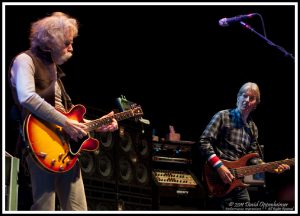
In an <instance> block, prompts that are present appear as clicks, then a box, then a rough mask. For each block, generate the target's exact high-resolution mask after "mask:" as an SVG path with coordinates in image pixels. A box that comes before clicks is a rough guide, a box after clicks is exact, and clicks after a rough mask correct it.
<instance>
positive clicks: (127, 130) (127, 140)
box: [116, 123, 152, 187]
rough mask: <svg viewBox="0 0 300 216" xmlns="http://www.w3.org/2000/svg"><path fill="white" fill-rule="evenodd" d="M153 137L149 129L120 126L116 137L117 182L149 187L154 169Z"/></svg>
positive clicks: (132, 125)
mask: <svg viewBox="0 0 300 216" xmlns="http://www.w3.org/2000/svg"><path fill="white" fill-rule="evenodd" d="M151 139H152V136H151V130H150V128H149V127H146V126H145V125H140V124H133V123H132V124H131V125H130V124H128V123H127V124H120V126H119V132H118V134H117V135H116V153H117V154H116V158H118V160H117V162H118V164H117V169H116V170H117V180H118V183H119V184H121V185H132V186H143V187H145V186H149V185H150V182H151V175H152V173H151V169H152V140H151Z"/></svg>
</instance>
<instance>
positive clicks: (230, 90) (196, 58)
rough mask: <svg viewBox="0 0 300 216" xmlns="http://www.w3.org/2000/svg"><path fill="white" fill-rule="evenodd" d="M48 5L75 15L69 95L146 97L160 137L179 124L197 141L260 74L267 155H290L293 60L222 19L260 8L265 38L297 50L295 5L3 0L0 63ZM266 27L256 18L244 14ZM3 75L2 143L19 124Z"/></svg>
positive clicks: (102, 102) (80, 99) (111, 99)
mask: <svg viewBox="0 0 300 216" xmlns="http://www.w3.org/2000/svg"><path fill="white" fill-rule="evenodd" d="M54 11H62V12H65V13H67V14H69V15H71V16H73V17H75V18H77V19H78V20H79V22H80V29H79V37H78V38H76V39H75V41H74V56H73V58H72V59H71V60H69V61H68V62H67V63H66V64H64V65H63V66H62V68H63V70H64V71H65V73H66V74H67V77H66V78H65V80H64V81H65V85H66V89H67V91H68V92H69V94H70V95H71V97H72V100H73V102H74V103H75V104H77V103H80V104H83V105H85V106H87V107H95V108H98V109H101V110H103V111H104V112H109V111H110V110H112V109H114V108H116V106H115V99H116V98H117V97H119V96H120V95H124V96H125V97H126V98H127V99H128V100H130V101H133V102H136V103H137V104H139V105H141V106H142V109H143V111H144V118H146V119H148V120H149V121H150V122H151V125H152V127H153V128H154V129H155V130H156V133H157V135H158V136H160V137H164V136H165V134H166V133H168V129H169V127H168V126H169V125H173V126H174V127H175V130H176V132H178V133H180V134H181V139H182V140H192V141H197V140H198V138H199V136H200V135H201V133H202V131H203V130H204V128H205V126H206V125H207V123H208V122H209V121H210V119H211V117H212V116H213V114H215V113H216V112H217V111H219V110H221V109H227V108H233V107H235V104H236V94H237V92H238V90H239V88H240V86H241V85H242V84H243V83H245V82H248V81H252V82H256V83H258V85H259V86H260V89H261V104H260V105H259V107H258V108H257V110H256V111H255V112H254V113H253V118H254V120H255V122H256V123H257V125H258V128H259V142H260V144H261V145H264V148H265V160H266V161H274V160H280V159H285V158H291V157H294V156H295V62H294V61H293V59H292V58H290V57H286V56H284V54H283V53H282V52H281V51H279V50H278V49H276V48H275V47H272V46H270V45H269V44H267V43H266V41H264V40H263V39H261V38H260V37H259V36H257V35H256V34H254V33H253V32H251V31H249V30H247V29H245V28H244V27H242V25H240V24H239V23H234V24H232V25H230V26H228V27H221V26H219V24H218V21H219V19H221V18H224V17H233V16H237V15H240V14H249V13H259V14H261V15H262V18H263V23H264V25H265V30H266V33H267V37H268V39H269V40H271V41H273V42H274V43H275V44H277V45H280V46H282V47H283V48H285V49H286V50H287V51H288V52H290V53H292V54H293V55H295V54H294V52H295V6H293V5H251V6H249V5H164V6H159V5H151V6H142V5H134V6H132V5H114V6H112V5H106V6H104V5H93V6H91V5H51V6H49V5H43V6H41V5H39V6H32V5H31V6H29V5H23V6H17V5H10V6H6V7H5V35H4V36H5V64H6V65H5V71H3V73H7V70H8V66H9V64H10V61H11V59H12V58H13V57H14V56H15V55H16V54H17V53H19V52H21V51H23V50H26V49H27V48H28V47H29V40H28V35H29V27H30V23H32V22H33V21H36V20H37V19H39V18H42V17H44V16H45V15H49V14H51V13H52V12H54ZM245 22H246V23H248V24H249V25H251V26H252V27H253V28H254V29H255V30H256V31H258V32H259V33H261V34H263V27H262V20H261V19H260V18H259V17H258V16H255V17H253V18H251V19H248V20H245ZM5 84H6V88H5V90H6V95H5V97H6V100H5V102H6V113H7V115H6V127H5V129H6V130H5V132H6V140H5V148H6V151H8V152H11V153H13V151H14V145H15V144H14V141H15V136H16V135H15V134H14V133H15V130H14V128H13V126H12V123H11V120H10V117H9V110H10V107H11V104H12V99H11V96H10V90H9V87H8V84H7V80H6V81H5ZM288 183H291V184H293V183H294V171H292V172H287V173H284V174H282V175H278V176H277V175H276V176H274V175H272V176H271V177H270V180H269V181H268V184H269V185H271V186H272V188H280V187H284V186H286V185H287V184H288Z"/></svg>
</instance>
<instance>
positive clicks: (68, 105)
mask: <svg viewBox="0 0 300 216" xmlns="http://www.w3.org/2000/svg"><path fill="white" fill-rule="evenodd" d="M57 69H58V77H57V82H58V85H59V87H60V89H61V94H62V99H63V105H64V107H65V108H66V109H67V110H70V109H71V108H72V107H73V106H74V105H73V103H72V101H71V98H70V96H69V95H68V93H67V91H66V89H65V87H64V84H63V83H62V81H61V79H60V78H61V77H62V76H65V74H64V72H63V71H62V69H61V68H60V67H58V66H57Z"/></svg>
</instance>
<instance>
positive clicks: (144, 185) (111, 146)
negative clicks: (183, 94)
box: [79, 114, 152, 210]
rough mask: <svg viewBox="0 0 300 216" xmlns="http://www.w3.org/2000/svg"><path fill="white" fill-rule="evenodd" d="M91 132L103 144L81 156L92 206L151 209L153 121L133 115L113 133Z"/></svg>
mask: <svg viewBox="0 0 300 216" xmlns="http://www.w3.org/2000/svg"><path fill="white" fill-rule="evenodd" d="M95 116H102V114H95ZM90 119H95V118H94V117H93V116H90ZM90 135H91V136H92V137H93V138H95V139H97V140H98V141H99V142H100V147H99V149H98V150H97V151H92V152H85V151H82V152H81V153H80V157H79V161H80V164H81V168H82V176H83V181H84V185H85V191H86V197H87V201H88V208H89V210H139V209H148V210H151V209H152V188H151V183H152V132H151V127H150V125H147V124H144V123H142V122H136V121H133V120H131V119H130V120H124V121H120V122H119V130H117V131H115V132H113V133H95V132H94V133H91V134H90Z"/></svg>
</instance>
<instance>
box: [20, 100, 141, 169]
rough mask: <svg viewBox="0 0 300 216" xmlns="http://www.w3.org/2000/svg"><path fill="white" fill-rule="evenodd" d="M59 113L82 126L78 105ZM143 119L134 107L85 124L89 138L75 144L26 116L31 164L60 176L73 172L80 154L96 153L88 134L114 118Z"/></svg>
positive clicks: (94, 141)
mask: <svg viewBox="0 0 300 216" xmlns="http://www.w3.org/2000/svg"><path fill="white" fill-rule="evenodd" d="M59 111H60V110H59ZM60 112H61V113H62V114H64V115H65V116H67V117H68V118H69V119H72V120H76V121H78V122H83V118H84V115H85V113H86V108H85V107H84V106H83V105H80V104H78V105H76V106H74V107H73V108H72V109H71V110H70V111H69V112H67V113H65V112H62V111H60ZM142 115H143V111H142V109H141V107H139V106H136V107H134V108H132V109H130V110H126V111H124V112H120V113H116V114H114V115H112V116H109V117H105V118H99V119H96V120H92V121H89V122H86V123H84V124H85V125H86V126H87V128H88V129H87V132H88V134H87V135H86V136H85V137H83V138H81V139H79V138H78V140H77V142H76V141H75V140H73V139H71V138H70V137H69V136H68V135H67V133H65V132H64V131H63V129H62V127H60V126H58V125H55V124H51V123H48V122H46V121H45V120H42V119H40V118H38V117H36V116H35V115H33V114H29V115H28V116H27V117H26V119H25V122H24V126H23V133H24V135H25V139H26V141H27V143H28V146H29V149H30V152H31V153H32V155H33V158H34V160H35V161H36V162H37V163H38V164H39V165H41V167H43V168H45V169H46V170H48V171H50V172H54V173H63V172H67V171H69V170H70V169H72V167H73V166H74V165H75V162H76V160H77V158H78V156H79V153H80V151H96V150H98V148H99V141H98V140H97V139H95V138H93V137H91V135H90V133H89V132H91V131H93V130H95V129H97V128H98V127H99V126H102V125H106V124H109V123H110V122H111V121H112V119H113V118H115V119H116V120H117V121H121V120H124V119H128V118H132V117H134V118H139V117H141V116H142Z"/></svg>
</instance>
